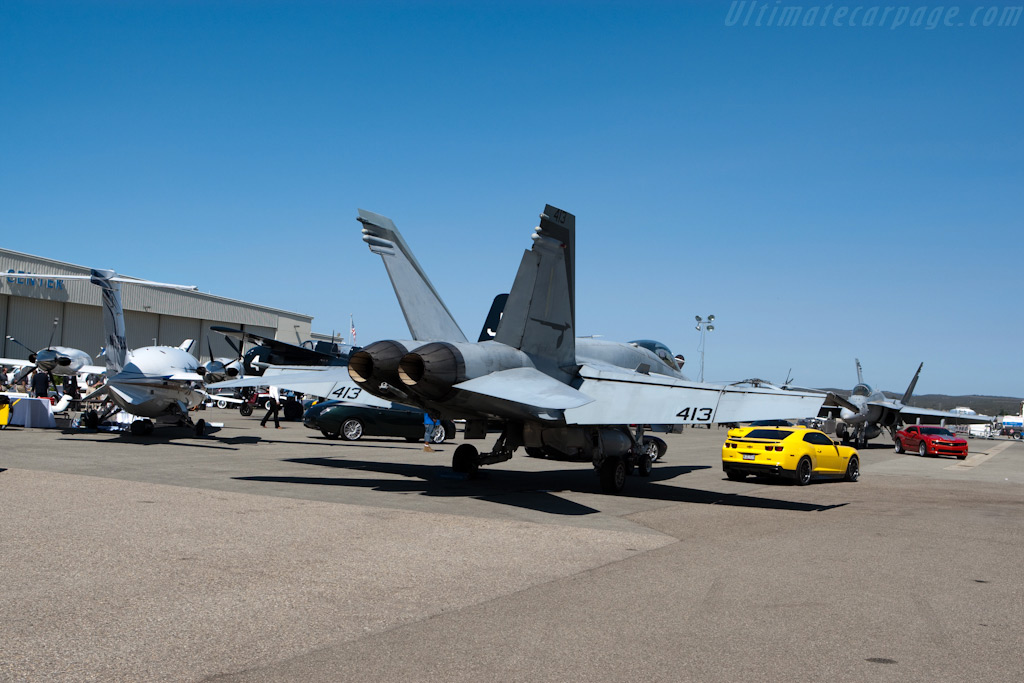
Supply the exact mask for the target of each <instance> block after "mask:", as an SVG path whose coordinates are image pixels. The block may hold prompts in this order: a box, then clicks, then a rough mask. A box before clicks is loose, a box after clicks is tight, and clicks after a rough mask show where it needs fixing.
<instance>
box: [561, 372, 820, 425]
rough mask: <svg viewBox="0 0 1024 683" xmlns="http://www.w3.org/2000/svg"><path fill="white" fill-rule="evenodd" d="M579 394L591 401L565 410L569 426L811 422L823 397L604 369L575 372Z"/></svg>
mask: <svg viewBox="0 0 1024 683" xmlns="http://www.w3.org/2000/svg"><path fill="white" fill-rule="evenodd" d="M580 375H581V376H582V377H583V383H582V384H581V385H580V391H581V392H584V393H585V394H587V395H588V396H592V397H593V398H594V402H593V403H590V404H589V405H585V406H582V407H580V408H575V409H572V410H567V411H566V413H565V421H566V422H567V423H568V424H580V425H596V424H666V425H668V424H711V423H719V422H750V421H752V420H767V419H776V418H779V419H784V418H801V417H812V416H814V415H817V414H818V409H819V408H821V404H822V403H823V402H824V400H825V394H822V393H810V392H802V391H790V390H787V389H779V388H778V387H766V386H760V387H754V386H742V385H735V384H732V385H726V384H707V383H703V382H691V381H688V380H682V379H676V378H674V377H668V376H665V375H643V374H640V373H637V372H630V371H628V370H622V369H618V370H612V369H609V368H608V367H606V366H590V365H584V366H583V367H581V368H580Z"/></svg>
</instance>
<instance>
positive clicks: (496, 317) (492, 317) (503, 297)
mask: <svg viewBox="0 0 1024 683" xmlns="http://www.w3.org/2000/svg"><path fill="white" fill-rule="evenodd" d="M506 302H508V294H499V295H498V296H496V297H494V301H492V302H491V310H489V311H487V317H486V318H484V326H483V328H482V329H481V330H480V338H479V339H477V341H478V342H482V341H490V340H491V339H494V335H496V334H498V325H499V324H500V323H501V316H502V315H503V314H504V313H505V304H506Z"/></svg>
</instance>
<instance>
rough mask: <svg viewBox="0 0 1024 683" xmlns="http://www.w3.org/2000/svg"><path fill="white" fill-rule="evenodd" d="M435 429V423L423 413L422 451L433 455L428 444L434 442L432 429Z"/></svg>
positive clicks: (432, 450)
mask: <svg viewBox="0 0 1024 683" xmlns="http://www.w3.org/2000/svg"><path fill="white" fill-rule="evenodd" d="M435 428H437V421H436V420H434V418H432V417H430V415H428V414H427V413H423V450H424V451H427V452H429V453H433V452H434V449H433V448H431V447H430V442H431V441H433V440H434V429H435Z"/></svg>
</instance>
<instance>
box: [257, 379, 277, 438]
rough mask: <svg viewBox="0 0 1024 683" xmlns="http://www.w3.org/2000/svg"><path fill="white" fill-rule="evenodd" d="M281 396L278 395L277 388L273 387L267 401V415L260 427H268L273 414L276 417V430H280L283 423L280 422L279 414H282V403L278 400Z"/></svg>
mask: <svg viewBox="0 0 1024 683" xmlns="http://www.w3.org/2000/svg"><path fill="white" fill-rule="evenodd" d="M278 396H279V394H278V393H277V387H271V389H270V398H268V399H267V414H266V415H264V416H263V419H262V420H261V421H260V427H266V426H267V420H269V419H270V416H271V414H273V416H274V429H280V428H281V423H280V422H279V421H278V417H277V415H278V413H279V412H281V403H280V402H279V401H278V400H277V399H278Z"/></svg>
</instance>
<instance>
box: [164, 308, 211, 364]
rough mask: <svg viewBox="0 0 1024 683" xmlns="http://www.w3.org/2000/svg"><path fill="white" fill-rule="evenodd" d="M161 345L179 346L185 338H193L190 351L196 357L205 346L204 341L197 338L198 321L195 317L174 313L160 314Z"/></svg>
mask: <svg viewBox="0 0 1024 683" xmlns="http://www.w3.org/2000/svg"><path fill="white" fill-rule="evenodd" d="M158 338H159V339H160V341H159V342H158V343H159V344H160V345H161V346H181V342H183V341H185V340H186V339H194V340H195V343H194V344H193V345H192V349H191V350H190V353H191V354H192V355H193V356H195V357H196V358H198V357H199V355H200V353H201V351H202V350H204V349H205V348H206V342H205V341H203V340H202V339H200V338H199V321H198V320H196V319H195V318H182V317H180V316H176V315H162V316H160V336H159V337H158Z"/></svg>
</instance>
